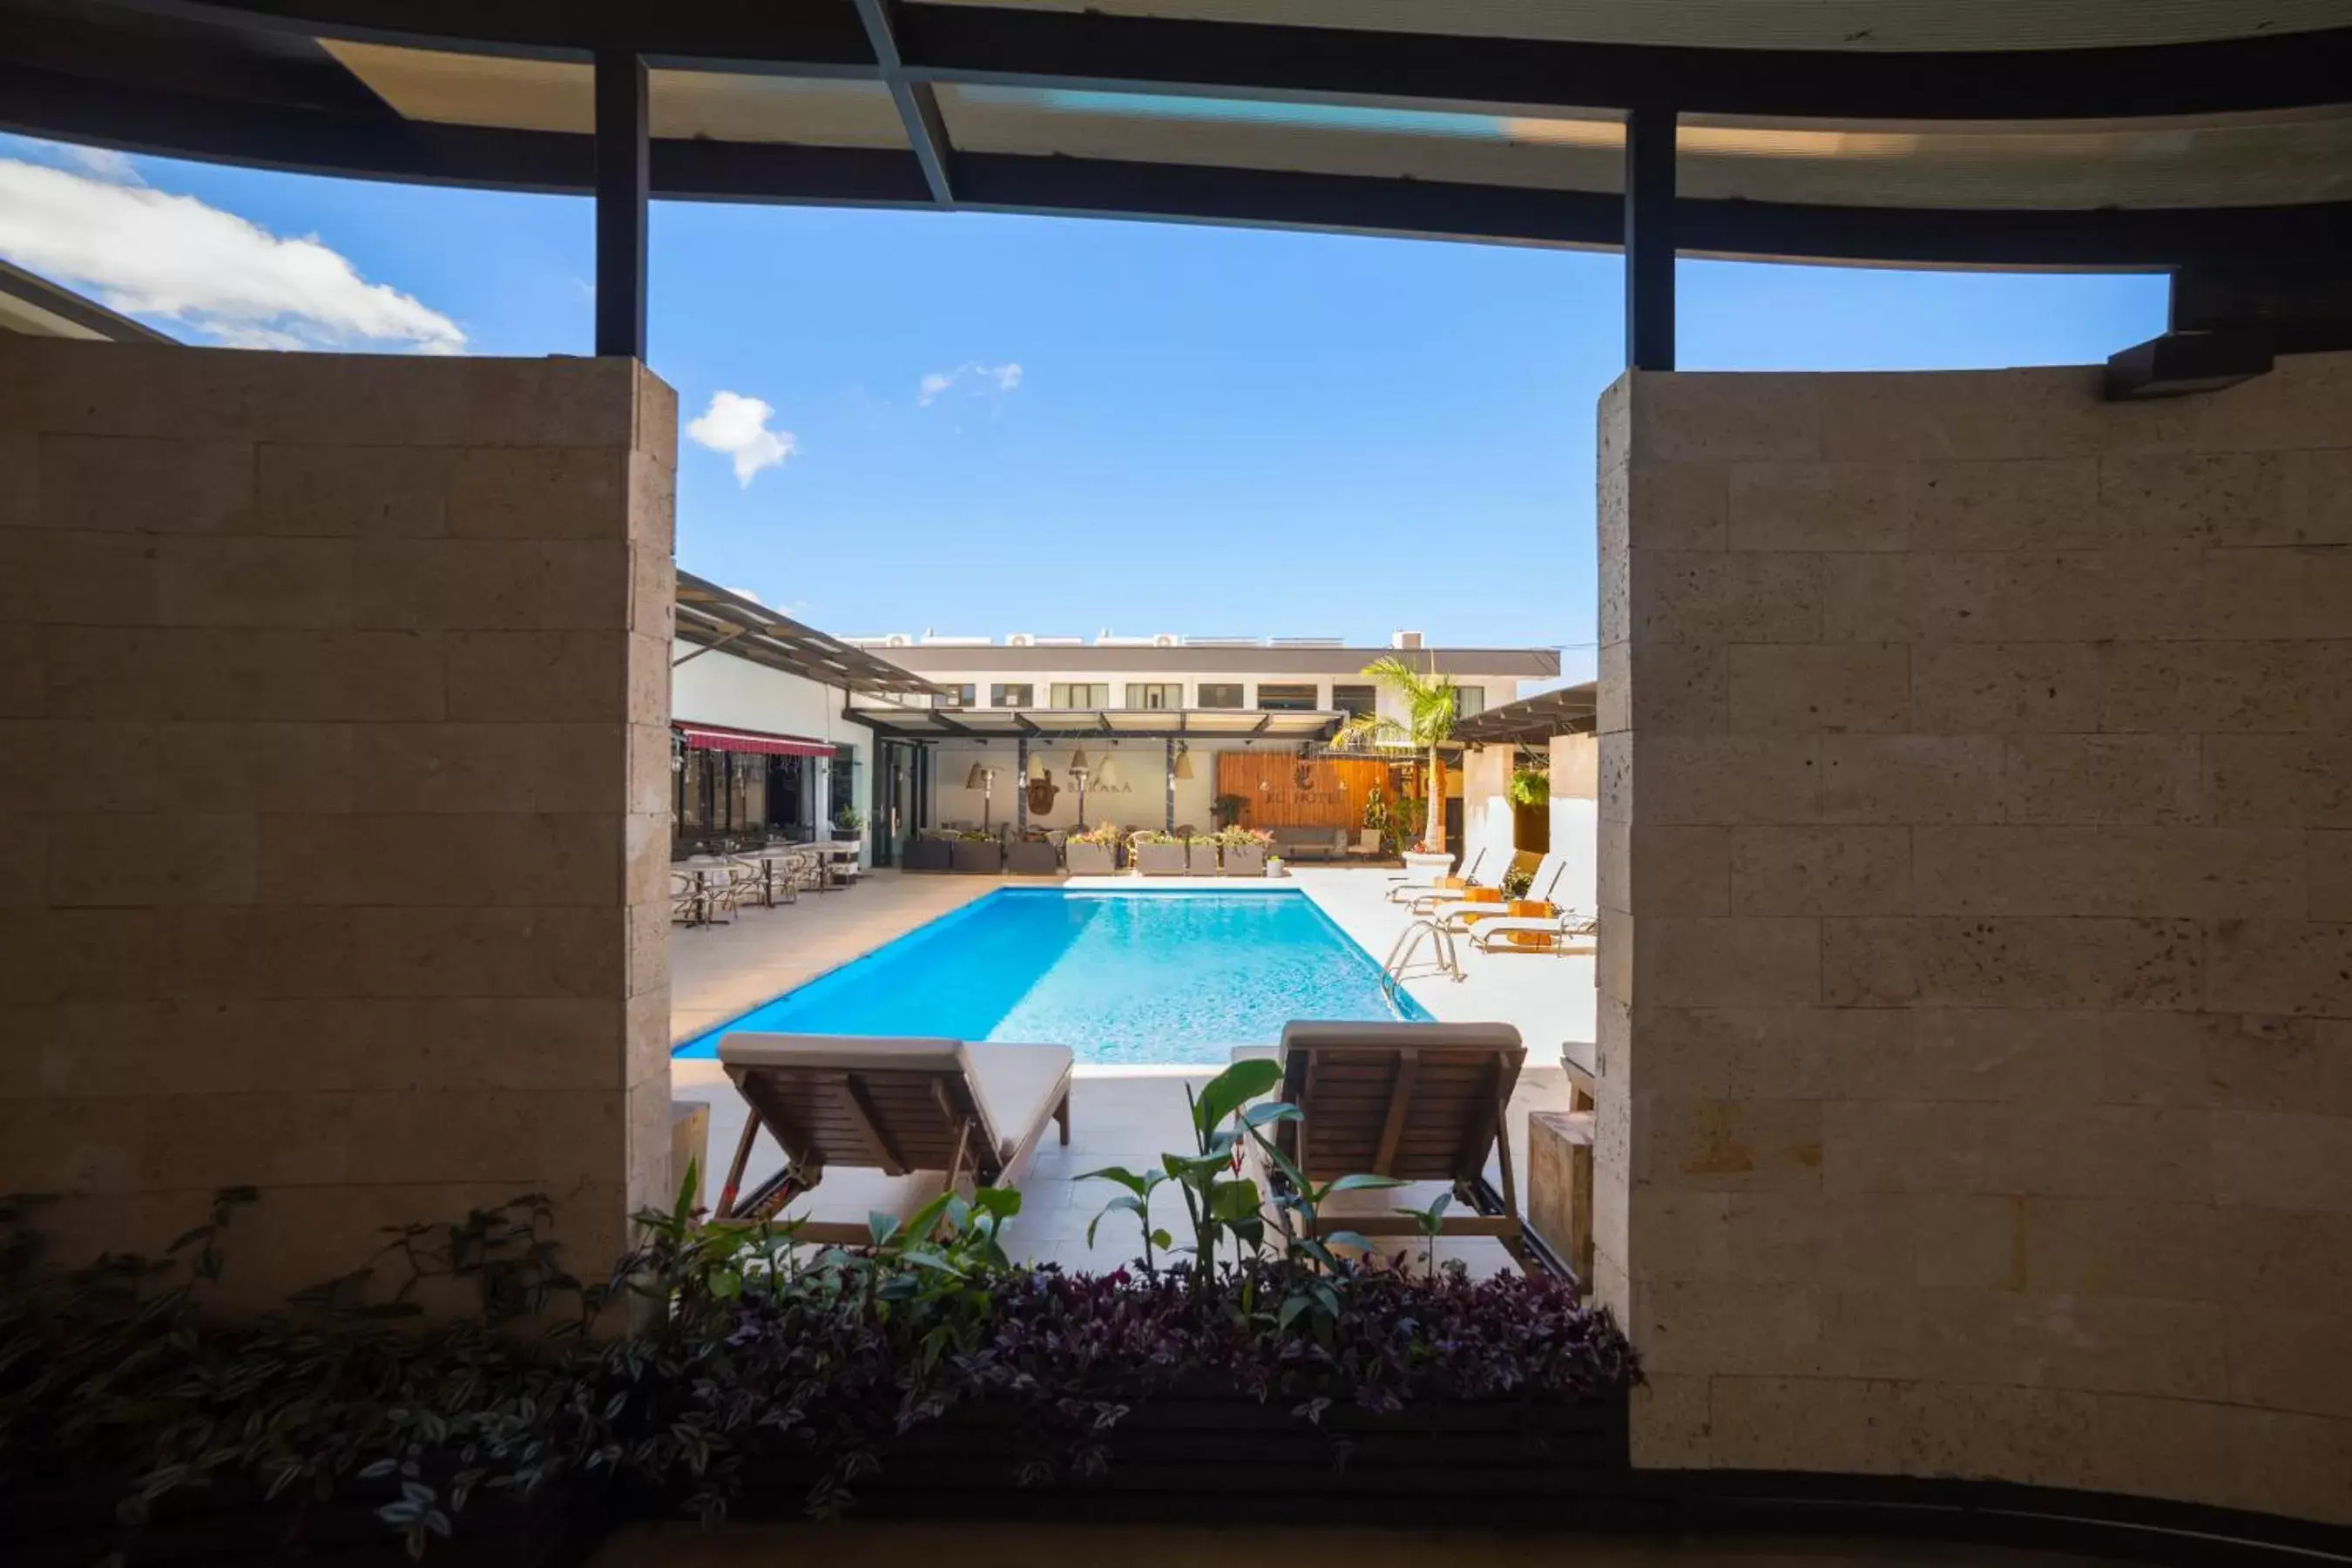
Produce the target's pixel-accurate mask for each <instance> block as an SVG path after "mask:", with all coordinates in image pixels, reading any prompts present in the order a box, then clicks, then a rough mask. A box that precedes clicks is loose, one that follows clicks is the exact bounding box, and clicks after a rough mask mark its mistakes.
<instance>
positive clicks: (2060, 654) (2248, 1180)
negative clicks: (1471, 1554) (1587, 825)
mask: <svg viewBox="0 0 2352 1568" xmlns="http://www.w3.org/2000/svg"><path fill="white" fill-rule="evenodd" d="M2098 381H2099V376H2098V373H2097V372H2096V371H2095V370H2091V369H2051V370H2021V371H2008V372H1998V373H1985V374H1977V373H1969V374H1846V375H1704V374H1700V375H1654V374H1637V375H1632V376H1629V377H1627V378H1626V379H1624V380H1622V381H1621V382H1620V383H1618V384H1616V385H1615V386H1614V387H1612V389H1611V390H1610V392H1609V393H1608V394H1607V395H1606V396H1605V397H1604V398H1603V400H1602V404H1601V479H1600V503H1601V504H1600V515H1601V595H1602V604H1601V615H1602V627H1603V631H1602V637H1603V644H1604V647H1603V649H1602V654H1601V659H1602V662H1601V824H1602V826H1601V905H1602V909H1603V932H1602V941H1601V954H1600V974H1601V991H1602V1003H1601V1008H1602V1014H1601V1069H1602V1070H1601V1096H1600V1120H1601V1125H1600V1134H1599V1159H1600V1165H1601V1179H1600V1181H1599V1183H1598V1190H1599V1199H1600V1201H1599V1205H1598V1212H1597V1215H1596V1231H1597V1236H1598V1245H1599V1251H1600V1254H1601V1262H1600V1264H1599V1265H1598V1268H1597V1272H1598V1275H1599V1279H1600V1285H1601V1294H1602V1296H1603V1298H1604V1299H1605V1300H1608V1301H1610V1302H1611V1303H1612V1305H1614V1306H1615V1307H1616V1308H1617V1309H1618V1310H1620V1311H1621V1312H1622V1314H1623V1315H1624V1318H1625V1321H1626V1322H1627V1323H1628V1325H1629V1327H1630V1329H1631V1331H1632V1332H1633V1335H1634V1337H1635V1339H1636V1340H1637V1341H1638V1342H1640V1344H1641V1346H1642V1349H1643V1352H1644V1353H1645V1355H1646V1356H1647V1358H1648V1364H1649V1366H1650V1368H1651V1370H1652V1373H1653V1376H1654V1388H1653V1389H1652V1390H1651V1391H1650V1393H1649V1394H1647V1395H1645V1396H1644V1398H1643V1402H1642V1405H1641V1409H1640V1412H1639V1415H1638V1416H1637V1423H1636V1448H1637V1455H1638V1458H1639V1459H1640V1462H1642V1463H1643V1464H1646V1465H1654V1466H1683V1465H1689V1466H1702V1467H1708V1466H1711V1467H1724V1468H1822V1469H1835V1470H1848V1471H1894V1472H1905V1473H1912V1474H1935V1475H1963V1476H1979V1477H1995V1478H2004V1479H2015V1480H2021V1481H2028V1482H2035V1483H2042V1484H2049V1485H2055V1486H2065V1487H2077V1488H2090V1489H2105V1490H2113V1491H2119V1492H2130V1493H2142V1494H2150V1495H2155V1496H2161V1497H2168V1498H2176V1499H2185V1500H2196V1501H2200V1502H2208V1503H2215V1504H2221V1505H2228V1506H2236V1507H2244V1508H2251V1509H2259V1510H2273V1511H2278V1512H2283V1513H2288V1514H2296V1515H2305V1516H2311V1517H2318V1518H2325V1519H2328V1520H2333V1521H2346V1520H2352V1313H2347V1311H2346V1310H2345V1303H2346V1302H2347V1300H2352V356H2343V355H2337V356H2305V357H2299V358H2290V359H2286V360H2283V361H2282V362H2281V363H2280V365H2279V368H2278V369H2277V370H2276V371H2275V372H2274V373H2273V374H2270V375H2268V376H2265V377H2263V378H2262V379H2261V380H2259V381H2256V382H2253V383H2251V384H2246V385H2243V386H2241V387H2237V388H2234V389H2231V390H2229V391H2225V392H2221V393H2219V394H2214V395H2207V396H2201V397H2193V398H2184V399H2179V400H2174V401H2168V402H2160V403H2147V404H2130V405H2113V404H2107V403H2105V402H2103V401H2101V400H2100V397H2099V395H2098Z"/></svg>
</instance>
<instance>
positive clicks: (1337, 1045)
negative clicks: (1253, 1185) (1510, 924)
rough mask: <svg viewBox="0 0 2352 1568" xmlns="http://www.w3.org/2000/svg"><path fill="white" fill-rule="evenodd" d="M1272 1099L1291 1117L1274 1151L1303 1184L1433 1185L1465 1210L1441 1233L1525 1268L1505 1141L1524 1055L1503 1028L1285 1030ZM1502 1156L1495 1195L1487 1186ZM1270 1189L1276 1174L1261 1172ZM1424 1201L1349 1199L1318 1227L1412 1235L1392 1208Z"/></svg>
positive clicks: (1426, 1196)
mask: <svg viewBox="0 0 2352 1568" xmlns="http://www.w3.org/2000/svg"><path fill="white" fill-rule="evenodd" d="M1277 1056H1278V1058H1279V1060H1280V1061H1281V1063H1282V1087H1281V1089H1279V1091H1278V1094H1279V1097H1280V1098H1281V1099H1283V1100H1287V1101H1288V1102H1289V1103H1291V1104H1292V1105H1295V1106H1297V1108H1298V1110H1299V1119H1298V1120H1297V1121H1284V1122H1281V1123H1279V1124H1277V1127H1276V1140H1275V1146H1276V1148H1278V1149H1280V1150H1281V1151H1282V1152H1283V1154H1284V1156H1285V1157H1286V1158H1287V1159H1288V1160H1289V1161H1290V1162H1291V1163H1293V1164H1294V1165H1296V1166H1297V1167H1298V1170H1299V1172H1300V1173H1301V1174H1303V1175H1305V1176H1306V1178H1307V1180H1308V1181H1310V1182H1315V1183H1318V1184H1321V1183H1324V1182H1328V1181H1330V1180H1332V1179H1334V1178H1335V1177H1339V1176H1344V1175H1352V1174H1356V1173H1364V1174H1369V1175H1381V1176H1393V1177H1396V1178H1397V1179H1398V1180H1400V1181H1403V1182H1408V1183H1424V1184H1425V1183H1438V1184H1444V1186H1445V1187H1446V1188H1449V1189H1450V1190H1451V1191H1452V1192H1453V1194H1454V1197H1455V1199H1456V1201H1458V1202H1459V1203H1461V1204H1462V1205H1464V1206H1465V1210H1467V1211H1469V1212H1454V1213H1450V1214H1448V1215H1445V1216H1444V1220H1443V1222H1442V1226H1441V1229H1440V1231H1439V1234H1440V1235H1441V1236H1444V1237H1465V1236H1477V1237H1493V1238H1494V1239H1496V1240H1497V1241H1500V1242H1501V1243H1502V1244H1503V1246H1504V1247H1506V1248H1507V1249H1508V1250H1509V1252H1510V1254H1511V1256H1512V1257H1513V1258H1516V1259H1517V1260H1518V1262H1519V1264H1520V1266H1521V1267H1522V1268H1526V1267H1529V1266H1530V1257H1531V1255H1530V1254H1529V1253H1528V1250H1527V1247H1526V1245H1525V1240H1524V1237H1523V1235H1522V1231H1521V1227H1520V1224H1519V1213H1518V1188H1517V1181H1516V1180H1515V1178H1514V1176H1513V1173H1512V1170H1511V1147H1510V1140H1509V1139H1508V1138H1507V1137H1505V1136H1504V1135H1503V1131H1504V1126H1505V1117H1506V1114H1507V1110H1508V1107H1509V1105H1510V1100H1511V1090H1512V1089H1514V1088H1515V1087H1516V1086H1517V1083H1518V1079H1519V1067H1520V1064H1521V1063H1522V1062H1524V1061H1525V1060H1526V1058H1527V1048H1526V1047H1524V1046H1523V1045H1521V1044H1520V1041H1519V1032H1518V1031H1517V1029H1515V1028H1513V1027H1511V1026H1509V1025H1508V1024H1395V1023H1361V1024H1359V1023H1346V1024H1342V1023H1294V1024H1291V1025H1288V1026H1286V1027H1285V1028H1284V1029H1283V1031H1282V1044H1281V1046H1280V1047H1279V1048H1278V1051H1277ZM1496 1153H1499V1154H1500V1157H1501V1175H1502V1190H1501V1191H1500V1192H1499V1193H1498V1192H1496V1190H1495V1188H1494V1186H1493V1185H1492V1184H1489V1183H1488V1182H1487V1180H1486V1161H1487V1158H1488V1156H1489V1155H1493V1154H1496ZM1267 1175H1268V1180H1269V1183H1271V1184H1276V1186H1277V1190H1278V1186H1279V1184H1280V1183H1281V1182H1282V1181H1283V1180H1284V1179H1285V1178H1283V1177H1282V1176H1281V1174H1280V1173H1279V1172H1278V1171H1276V1172H1269V1173H1267ZM1431 1196H1432V1194H1430V1193H1427V1192H1423V1193H1415V1192H1413V1191H1412V1189H1411V1188H1409V1187H1408V1188H1399V1189H1392V1190H1379V1191H1370V1192H1357V1193H1349V1194H1340V1195H1339V1196H1335V1197H1334V1198H1333V1199H1331V1200H1330V1201H1328V1203H1327V1204H1326V1205H1324V1206H1323V1209H1322V1211H1321V1213H1320V1215H1319V1216H1318V1219H1319V1226H1318V1228H1320V1229H1322V1230H1324V1231H1327V1232H1328V1231H1335V1230H1352V1231H1354V1232H1356V1233H1357V1234H1358V1235H1360V1236H1363V1237H1368V1238H1371V1239H1373V1240H1375V1241H1377V1240H1379V1239H1380V1238H1381V1237H1411V1236H1418V1235H1419V1234H1420V1227H1419V1225H1418V1222H1417V1221H1415V1220H1414V1219H1413V1218H1412V1217H1411V1216H1410V1215H1404V1214H1401V1213H1398V1212H1397V1211H1398V1210H1399V1209H1401V1208H1412V1207H1423V1206H1425V1205H1426V1204H1427V1203H1428V1202H1429V1200H1430V1197H1431Z"/></svg>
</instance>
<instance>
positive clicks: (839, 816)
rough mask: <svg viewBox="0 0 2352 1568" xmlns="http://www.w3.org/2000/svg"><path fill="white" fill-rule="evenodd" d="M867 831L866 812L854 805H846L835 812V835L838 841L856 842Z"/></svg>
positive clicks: (845, 842) (844, 842) (843, 842)
mask: <svg viewBox="0 0 2352 1568" xmlns="http://www.w3.org/2000/svg"><path fill="white" fill-rule="evenodd" d="M865 831H866V814H865V813H864V812H862V811H860V810H858V809H857V808H856V806H854V805H845V806H843V807H842V808H841V809H840V810H839V811H836V812H835V813H834V814H833V837H834V838H835V842H837V843H842V844H855V843H856V842H857V839H858V836H859V835H860V834H862V833H864V832H865Z"/></svg>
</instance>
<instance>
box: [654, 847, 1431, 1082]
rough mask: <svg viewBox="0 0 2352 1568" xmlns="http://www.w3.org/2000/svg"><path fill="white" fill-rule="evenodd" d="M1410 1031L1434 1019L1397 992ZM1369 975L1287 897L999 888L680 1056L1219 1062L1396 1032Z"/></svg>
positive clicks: (1361, 960)
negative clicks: (1372, 1029)
mask: <svg viewBox="0 0 2352 1568" xmlns="http://www.w3.org/2000/svg"><path fill="white" fill-rule="evenodd" d="M1397 1003H1398V1009H1399V1010H1400V1011H1401V1013H1402V1016H1404V1017H1407V1018H1414V1019H1423V1018H1427V1017H1428V1016H1429V1014H1428V1013H1427V1012H1425V1011H1424V1010H1423V1008H1422V1007H1421V1005H1419V1004H1417V1003H1416V1002H1414V1001H1413V1000H1412V997H1410V996H1408V995H1405V994H1403V993H1402V992H1400V993H1398V996H1397ZM1400 1011H1392V1010H1391V1008H1390V1006H1389V1003H1388V998H1387V997H1386V996H1385V995H1383V994H1382V993H1381V973H1380V965H1379V964H1377V963H1374V962H1373V961H1372V959H1371V956H1370V954H1368V953H1367V952H1364V950H1363V949H1362V948H1360V947H1359V946H1357V945H1356V943H1355V942H1353V941H1352V940H1351V939H1350V938H1349V936H1348V933H1347V932H1345V931H1341V930H1340V929H1339V927H1338V926H1337V925H1335V924H1333V923H1332V921H1331V919H1330V917H1329V916H1328V915H1326V914H1325V913H1324V912H1323V911H1322V910H1319V909H1317V908H1316V907H1315V903H1314V901H1313V900H1310V899H1308V898H1307V895H1306V894H1304V893H1301V892H1299V891H1297V889H1265V890H1257V891H1249V892H1242V891H1233V892H1226V891H1223V890H1220V891H1216V892H1173V891H1165V892H1132V893H1129V892H1092V891H1087V892H1077V891H1071V890H1067V889H1059V888H1001V889H997V890H996V891H994V892H992V893H990V894H988V895H987V896H986V897H984V898H981V899H977V900H973V901H972V902H971V903H969V904H967V905H965V906H964V907H963V908H962V909H960V910H956V911H954V912H953V913H952V914H947V915H942V916H941V917H940V918H939V919H938V920H935V921H931V922H930V923H929V925H925V926H919V927H918V928H916V929H915V930H914V931H908V933H907V934H906V935H905V936H902V937H900V938H898V940H897V941H896V942H891V943H890V944H889V945H888V946H887V947H882V948H877V950H875V951H874V952H869V953H867V954H866V956H865V957H863V958H860V959H858V960H856V962H854V963H847V964H844V965H843V966H842V967H841V968H839V969H836V970H835V971H833V972H832V973H829V974H824V975H822V976H820V977H818V978H817V979H815V980H812V981H810V982H809V983H808V984H805V985H803V986H801V987H799V988H798V989H796V990H793V991H788V992H786V993H784V994H782V996H779V997H777V998H776V999H775V1000H774V1001H772V1002H770V1003H768V1004H767V1005H764V1006H761V1007H755V1008H753V1009H752V1010H751V1012H749V1013H746V1014H744V1015H743V1016H741V1017H740V1018H737V1019H735V1020H734V1021H732V1022H731V1023H728V1024H724V1025H721V1026H719V1027H718V1028H716V1029H713V1030H711V1031H710V1032H709V1034H707V1035H704V1036H701V1037H699V1038H697V1039H694V1040H689V1041H688V1042H687V1043H686V1044H685V1045H683V1046H680V1047H678V1048H677V1055H678V1056H681V1057H710V1056H716V1055H717V1054H718V1051H719V1037H721V1036H724V1035H728V1034H731V1033H734V1032H736V1031H738V1030H751V1031H756V1032H763V1033H776V1034H810V1035H925V1036H933V1037H945V1038H948V1039H958V1040H1030V1041H1040V1042H1044V1043H1045V1044H1049V1045H1062V1046H1067V1047H1070V1048H1071V1049H1072V1050H1074V1051H1076V1053H1077V1058H1078V1060H1080V1061H1081V1062H1101V1063H1129V1064H1139V1063H1160V1062H1175V1063H1185V1062H1218V1063H1222V1062H1223V1061H1225V1060H1226V1059H1227V1057H1228V1054H1229V1053H1230V1052H1231V1051H1232V1049H1233V1047H1235V1046H1270V1045H1272V1044H1274V1042H1275V1041H1276V1039H1278V1038H1279V1037H1281V1034H1282V1026H1283V1025H1285V1024H1286V1023H1288V1022H1289V1021H1290V1020H1292V1019H1294V1018H1353V1019H1366V1018H1393V1017H1397V1016H1400Z"/></svg>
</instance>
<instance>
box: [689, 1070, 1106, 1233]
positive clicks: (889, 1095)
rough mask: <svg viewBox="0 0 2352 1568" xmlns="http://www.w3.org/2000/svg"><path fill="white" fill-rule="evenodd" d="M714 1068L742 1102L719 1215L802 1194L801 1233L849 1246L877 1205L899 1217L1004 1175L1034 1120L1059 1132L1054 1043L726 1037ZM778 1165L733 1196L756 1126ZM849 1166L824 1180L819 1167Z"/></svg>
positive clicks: (779, 1203) (1033, 1145)
mask: <svg viewBox="0 0 2352 1568" xmlns="http://www.w3.org/2000/svg"><path fill="white" fill-rule="evenodd" d="M1070 1061H1071V1058H1070V1052H1069V1049H1068V1047H1064V1046H1021V1045H999V1044H994V1043H986V1044H981V1045H966V1044H964V1043H963V1042H962V1041H961V1040H923V1039H866V1038H861V1037H854V1036H847V1035H729V1036H727V1037H725V1038H723V1039H721V1040H720V1041H719V1065H720V1066H721V1067H723V1068H726V1069H727V1076H728V1077H729V1078H730V1079H733V1080H734V1081H735V1087H736V1089H739V1090H740V1092H741V1093H742V1096H743V1099H744V1100H745V1102H746V1103H747V1104H748V1105H749V1106H750V1108H751V1114H750V1115H749V1116H748V1117H747V1118H746V1119H745V1121H744V1123H743V1132H742V1136H741V1137H740V1139H739V1140H738V1141H737V1142H736V1145H735V1159H734V1163H733V1164H732V1165H731V1166H730V1168H729V1170H728V1173H727V1181H726V1184H725V1185H724V1186H723V1187H722V1188H721V1189H720V1192H719V1203H718V1205H717V1207H716V1208H715V1209H714V1210H713V1211H712V1213H713V1215H714V1216H715V1217H716V1218H719V1219H722V1220H727V1219H734V1220H743V1219H765V1218H771V1217H773V1216H775V1215H779V1214H782V1212H783V1210H784V1209H785V1208H786V1206H787V1205H792V1204H793V1202H794V1201H795V1200H796V1199H799V1198H800V1197H802V1196H803V1194H810V1193H811V1192H812V1191H813V1190H814V1189H816V1188H817V1187H818V1185H819V1184H820V1183H824V1191H823V1192H822V1193H821V1194H817V1196H816V1197H815V1198H814V1201H813V1203H812V1204H811V1205H806V1206H805V1208H804V1210H803V1215H795V1216H790V1217H804V1218H805V1220H806V1223H805V1224H803V1226H802V1229H801V1235H802V1236H803V1237H804V1238H805V1239H807V1240H810V1241H821V1242H860V1241H864V1240H866V1237H867V1234H868V1233H867V1229H866V1215H868V1214H869V1213H871V1212H873V1211H875V1210H877V1209H879V1210H883V1211H885V1212H887V1213H892V1214H897V1215H908V1214H911V1213H913V1212H914V1211H915V1210H916V1209H918V1208H919V1207H921V1206H922V1205H924V1204H926V1203H928V1202H929V1201H930V1200H931V1199H932V1198H933V1197H936V1196H937V1195H938V1194H940V1192H941V1191H942V1190H944V1189H946V1188H949V1187H953V1186H955V1185H956V1184H959V1183H962V1182H967V1181H968V1182H970V1183H971V1184H972V1185H975V1186H1003V1185H1010V1184H1013V1183H1016V1182H1017V1181H1018V1180H1019V1178H1020V1175H1021V1173H1023V1172H1024V1171H1025V1170H1026V1169H1027V1167H1028V1163H1029V1160H1030V1157H1031V1156H1032V1155H1033V1154H1034V1152H1036V1149H1037V1146H1038V1144H1039V1143H1040V1142H1042V1141H1043V1140H1044V1137H1045V1124H1046V1123H1047V1122H1048V1121H1056V1122H1059V1123H1060V1125H1061V1139H1062V1142H1064V1143H1067V1142H1069V1141H1070ZM762 1127H765V1128H766V1129H767V1130H768V1131H769V1132H770V1134H771V1135H772V1136H773V1137H774V1139H775V1140H776V1142H778V1143H779V1144H781V1145H782V1148H783V1152H784V1166H783V1169H782V1170H781V1171H779V1172H777V1173H775V1174H774V1175H772V1176H771V1177H769V1178H768V1179H767V1180H765V1181H763V1182H761V1183H759V1184H757V1185H755V1186H754V1187H753V1188H752V1189H751V1191H749V1192H743V1191H741V1187H742V1182H743V1170H744V1166H745V1164H746V1163H748V1162H749V1161H750V1159H751V1150H752V1145H753V1143H754V1142H756V1141H757V1139H758V1137H759V1132H760V1129H761V1128H762ZM835 1169H839V1170H843V1171H845V1172H851V1173H853V1174H852V1175H850V1176H849V1178H848V1179H846V1180H844V1181H837V1182H831V1183H827V1182H826V1181H825V1178H826V1174H827V1173H828V1172H829V1171H832V1170H835Z"/></svg>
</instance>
